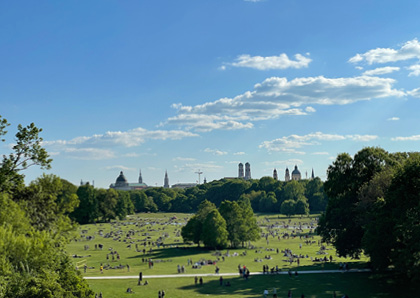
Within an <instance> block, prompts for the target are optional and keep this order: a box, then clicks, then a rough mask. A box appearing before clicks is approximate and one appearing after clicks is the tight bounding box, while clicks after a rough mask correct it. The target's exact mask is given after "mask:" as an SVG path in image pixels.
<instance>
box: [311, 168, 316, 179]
mask: <svg viewBox="0 0 420 298" xmlns="http://www.w3.org/2000/svg"><path fill="white" fill-rule="evenodd" d="M311 179H315V174H314V168H312V175H311Z"/></svg>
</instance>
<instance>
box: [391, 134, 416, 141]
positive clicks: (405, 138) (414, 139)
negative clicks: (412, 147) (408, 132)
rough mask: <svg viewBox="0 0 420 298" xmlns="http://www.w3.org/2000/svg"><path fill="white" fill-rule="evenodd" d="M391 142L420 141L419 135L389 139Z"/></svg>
mask: <svg viewBox="0 0 420 298" xmlns="http://www.w3.org/2000/svg"><path fill="white" fill-rule="evenodd" d="M391 140H392V141H420V135H414V136H410V137H395V138H391Z"/></svg>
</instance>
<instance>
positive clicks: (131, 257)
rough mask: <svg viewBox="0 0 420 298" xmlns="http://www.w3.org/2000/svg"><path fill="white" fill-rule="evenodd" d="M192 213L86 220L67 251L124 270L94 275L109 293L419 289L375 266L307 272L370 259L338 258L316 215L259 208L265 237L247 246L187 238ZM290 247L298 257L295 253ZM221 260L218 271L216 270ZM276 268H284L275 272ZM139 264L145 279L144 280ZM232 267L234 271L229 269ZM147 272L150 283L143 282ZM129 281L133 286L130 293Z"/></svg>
mask: <svg viewBox="0 0 420 298" xmlns="http://www.w3.org/2000/svg"><path fill="white" fill-rule="evenodd" d="M190 217H191V214H180V213H176V214H174V213H142V214H136V215H131V216H129V217H127V218H126V220H124V221H114V222H112V223H106V224H91V225H83V226H80V227H79V229H78V231H77V235H76V236H75V239H74V240H73V241H72V242H71V243H70V244H68V246H67V252H68V254H69V255H70V256H72V260H73V261H74V264H75V266H77V268H79V270H80V271H81V272H82V274H83V275H84V276H85V277H90V278H93V277H103V278H107V277H119V278H123V279H99V280H98V279H95V280H91V279H89V280H88V282H89V284H90V286H91V288H92V289H93V290H94V291H95V292H97V293H99V292H102V294H103V297H107V298H109V297H125V296H128V297H157V296H158V291H161V290H164V291H165V293H166V296H165V297H185V296H192V297H202V296H203V297H204V296H212V297H262V296H263V295H262V293H263V291H264V290H265V289H268V290H269V292H270V295H272V293H273V288H276V290H277V294H278V297H287V292H288V291H289V290H291V291H292V292H293V296H294V297H301V295H302V294H304V295H305V297H333V294H334V292H335V293H336V295H337V297H341V296H342V295H344V294H347V295H348V296H349V297H396V296H400V295H398V293H400V292H401V291H404V293H406V294H408V293H409V292H410V291H411V290H413V291H414V289H412V287H409V286H407V285H400V284H399V285H395V284H394V283H393V282H392V280H391V279H390V278H389V277H387V276H378V275H375V274H372V273H352V272H345V271H342V272H339V273H319V274H304V272H303V271H312V270H321V272H322V271H323V270H325V271H327V270H337V269H339V268H340V265H341V264H344V263H346V264H347V265H348V267H349V269H350V271H352V269H358V268H360V269H362V268H366V266H367V261H368V260H367V258H366V257H363V256H362V257H361V258H360V259H357V260H355V259H346V258H339V257H338V256H337V255H336V253H335V250H334V248H333V247H332V246H330V245H327V244H326V243H321V240H320V237H319V236H317V235H316V234H315V231H314V229H315V228H316V226H317V217H318V215H310V216H305V217H300V216H296V217H291V218H289V217H286V216H282V215H274V214H259V215H257V220H258V224H259V226H260V227H261V230H262V233H261V236H262V237H261V239H260V240H258V241H256V242H252V243H245V244H244V247H243V248H242V247H241V248H235V249H224V250H220V251H217V250H208V249H204V248H200V247H197V245H192V244H191V245H190V244H184V243H183V241H182V237H181V228H182V226H183V225H184V224H185V223H186V222H187V221H188V219H189V218H190ZM161 243H162V244H163V245H162V244H161ZM286 252H289V254H290V253H291V254H292V255H294V256H295V258H293V260H292V261H291V258H289V256H287V255H286ZM296 256H299V258H296ZM330 258H332V261H330ZM321 259H322V260H321ZM324 259H325V260H327V261H325V260H324ZM150 260H152V261H153V266H151V265H152V264H151V263H150V262H149V261H150ZM297 260H299V261H297ZM101 266H102V268H103V270H102V272H101ZM239 266H240V267H241V268H243V266H246V268H247V269H248V270H249V271H250V273H251V276H250V277H249V278H248V279H245V278H243V277H240V276H239V270H238V267H239ZM263 266H268V268H269V269H270V273H269V274H264V275H263V274H261V273H262V272H263ZM182 267H184V268H185V269H184V271H183V272H182ZM193 267H196V268H193ZM216 267H217V268H219V274H220V275H216V274H215V270H216ZM178 268H181V273H179V269H178ZM271 269H273V270H274V271H278V272H279V273H278V274H271ZM289 271H290V274H289ZM296 271H298V272H299V273H298V275H296V274H295V272H296ZM140 272H141V273H142V285H138V276H139V273H140ZM302 272H303V273H302ZM227 273H232V274H233V275H228V276H227V275H224V274H227ZM256 273H259V274H258V275H256ZM156 275H174V276H171V277H165V278H163V277H160V278H156V277H154V276H156ZM208 275H211V276H208ZM221 275H222V276H223V281H222V283H220V276H221ZM195 276H197V277H198V278H199V277H202V278H203V284H202V285H200V284H199V283H198V284H195ZM146 280H147V282H148V285H144V283H145V281H146ZM227 282H229V283H230V286H226V283H227ZM127 288H131V289H132V291H133V292H134V293H132V294H129V293H126V290H127ZM404 296H405V295H404ZM407 297H408V296H407ZM411 297H415V296H414V294H413V295H412V296H411Z"/></svg>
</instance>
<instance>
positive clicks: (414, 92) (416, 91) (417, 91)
mask: <svg viewBox="0 0 420 298" xmlns="http://www.w3.org/2000/svg"><path fill="white" fill-rule="evenodd" d="M407 94H409V95H411V96H413V97H418V98H420V88H417V89H413V90H411V91H408V92H407Z"/></svg>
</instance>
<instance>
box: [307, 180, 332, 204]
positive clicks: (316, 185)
mask: <svg viewBox="0 0 420 298" xmlns="http://www.w3.org/2000/svg"><path fill="white" fill-rule="evenodd" d="M305 197H307V198H308V203H309V209H310V210H311V211H313V212H319V211H324V210H325V208H326V207H327V202H328V198H327V196H326V195H325V193H324V184H323V183H322V181H321V179H320V178H319V177H315V178H314V179H312V180H310V181H309V182H308V183H307V184H306V188H305Z"/></svg>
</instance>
